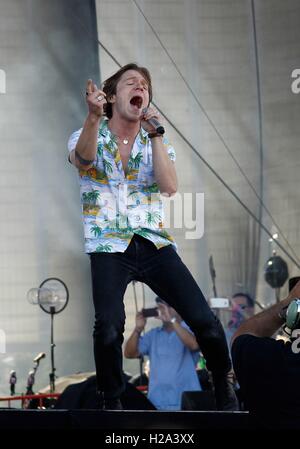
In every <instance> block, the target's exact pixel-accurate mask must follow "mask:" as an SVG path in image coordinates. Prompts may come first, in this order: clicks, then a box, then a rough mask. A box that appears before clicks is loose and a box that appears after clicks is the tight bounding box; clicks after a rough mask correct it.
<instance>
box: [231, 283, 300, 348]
mask: <svg viewBox="0 0 300 449" xmlns="http://www.w3.org/2000/svg"><path fill="white" fill-rule="evenodd" d="M299 297H300V281H299V282H298V283H297V284H296V285H295V287H294V288H293V290H292V291H291V292H290V294H289V295H288V297H287V298H285V299H283V300H282V301H280V302H279V303H277V304H275V305H274V306H272V307H270V308H269V309H267V310H264V311H262V312H260V313H258V314H257V315H254V316H253V317H251V318H249V319H248V320H246V321H244V322H243V323H242V324H241V325H240V327H239V328H238V329H237V331H236V332H235V334H234V335H233V337H232V340H231V345H232V344H233V342H234V340H235V339H236V338H237V337H239V336H240V335H244V334H250V335H254V336H256V337H271V336H272V335H273V334H274V333H275V332H276V331H277V330H278V329H279V328H280V327H281V326H282V325H283V322H284V321H283V318H282V317H281V316H280V312H281V310H282V309H283V308H284V307H287V306H288V305H289V304H290V302H291V301H292V300H293V299H294V298H299Z"/></svg>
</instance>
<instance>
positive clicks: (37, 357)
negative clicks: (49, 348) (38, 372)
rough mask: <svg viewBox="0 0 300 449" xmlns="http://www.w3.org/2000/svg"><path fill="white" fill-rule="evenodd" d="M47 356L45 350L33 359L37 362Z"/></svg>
mask: <svg viewBox="0 0 300 449" xmlns="http://www.w3.org/2000/svg"><path fill="white" fill-rule="evenodd" d="M45 357H46V354H45V353H44V352H40V353H39V354H38V355H37V356H36V358H35V359H33V361H34V362H35V363H37V362H39V361H40V360H41V359H44V358H45Z"/></svg>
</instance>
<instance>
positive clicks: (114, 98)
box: [107, 95, 116, 103]
mask: <svg viewBox="0 0 300 449" xmlns="http://www.w3.org/2000/svg"><path fill="white" fill-rule="evenodd" d="M107 102H108V103H115V102H116V95H111V96H110V97H108V99H107Z"/></svg>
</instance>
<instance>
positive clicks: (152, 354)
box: [124, 298, 201, 410]
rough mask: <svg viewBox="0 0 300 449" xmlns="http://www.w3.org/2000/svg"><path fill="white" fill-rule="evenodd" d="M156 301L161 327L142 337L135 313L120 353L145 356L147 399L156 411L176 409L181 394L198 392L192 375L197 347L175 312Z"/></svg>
mask: <svg viewBox="0 0 300 449" xmlns="http://www.w3.org/2000/svg"><path fill="white" fill-rule="evenodd" d="M156 302H157V316H156V318H158V319H159V320H161V321H162V326H159V327H156V328H154V329H151V330H150V331H149V332H146V333H145V334H144V335H143V336H142V335H141V333H142V331H143V330H144V328H145V325H146V321H147V319H146V317H145V316H144V314H143V313H142V311H141V312H138V313H137V315H136V325H135V329H134V330H133V332H132V334H131V336H130V337H129V339H128V340H127V342H126V344H125V351H124V354H125V357H127V358H138V357H140V356H141V355H148V356H149V360H150V382H149V390H148V399H149V400H150V401H151V402H152V403H153V405H155V407H156V408H157V409H162V410H180V406H181V396H182V393H183V392H184V391H197V390H198V391H199V390H201V386H200V383H199V380H198V376H197V373H196V363H197V361H198V360H199V346H198V343H197V341H196V338H195V336H194V334H193V333H192V332H191V331H190V330H189V328H188V326H187V325H186V324H185V323H184V322H183V321H182V319H181V317H180V316H179V315H178V313H177V312H176V311H175V310H174V309H173V308H172V307H170V306H168V304H167V303H165V302H164V301H163V300H162V299H161V298H156ZM146 310H147V309H146ZM145 314H146V313H145Z"/></svg>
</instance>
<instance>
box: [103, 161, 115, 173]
mask: <svg viewBox="0 0 300 449" xmlns="http://www.w3.org/2000/svg"><path fill="white" fill-rule="evenodd" d="M103 166H104V170H105V171H106V172H107V173H112V171H113V168H112V165H111V163H110V162H109V161H107V160H106V159H104V158H103Z"/></svg>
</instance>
